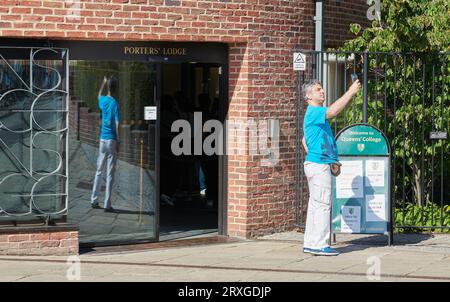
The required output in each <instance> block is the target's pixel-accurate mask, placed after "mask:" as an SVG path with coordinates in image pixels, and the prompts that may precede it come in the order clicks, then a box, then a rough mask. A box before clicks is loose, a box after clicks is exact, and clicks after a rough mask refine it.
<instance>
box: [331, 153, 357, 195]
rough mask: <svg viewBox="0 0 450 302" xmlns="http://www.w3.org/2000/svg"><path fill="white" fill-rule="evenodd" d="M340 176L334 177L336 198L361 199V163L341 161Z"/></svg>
mask: <svg viewBox="0 0 450 302" xmlns="http://www.w3.org/2000/svg"><path fill="white" fill-rule="evenodd" d="M341 163H342V166H341V174H340V175H339V176H338V177H336V198H363V197H364V182H363V180H364V179H363V168H362V166H363V162H362V161H361V160H351V161H350V160H348V161H341Z"/></svg>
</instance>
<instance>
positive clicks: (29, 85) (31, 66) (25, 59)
mask: <svg viewBox="0 0 450 302" xmlns="http://www.w3.org/2000/svg"><path fill="white" fill-rule="evenodd" d="M68 62H69V52H68V50H67V49H55V48H18V47H0V221H8V222H11V221H12V222H18V221H30V220H36V219H37V218H39V219H43V220H45V221H46V222H47V223H48V221H49V220H51V219H57V218H65V217H66V215H67V211H68V157H67V150H68V145H67V144H68V140H67V138H68V103H69V102H68V98H69V76H68V67H69V66H68Z"/></svg>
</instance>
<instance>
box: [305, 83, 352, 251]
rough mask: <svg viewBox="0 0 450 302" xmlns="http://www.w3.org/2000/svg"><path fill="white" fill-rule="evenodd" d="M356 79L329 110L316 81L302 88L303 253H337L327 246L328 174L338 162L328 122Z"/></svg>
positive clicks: (340, 109)
mask: <svg viewBox="0 0 450 302" xmlns="http://www.w3.org/2000/svg"><path fill="white" fill-rule="evenodd" d="M360 87H361V84H360V83H359V81H358V80H356V81H355V82H354V83H353V84H352V86H350V88H349V89H348V90H347V92H346V93H345V94H344V95H343V96H342V97H341V98H340V99H338V100H337V101H336V102H334V103H333V104H331V106H330V107H328V108H327V107H323V104H324V102H325V93H324V91H323V88H322V86H321V85H320V83H319V82H318V81H316V80H312V81H310V82H309V83H307V84H305V85H303V93H304V98H305V100H306V101H307V102H308V108H307V109H306V113H305V117H304V120H303V132H304V136H303V140H302V143H303V146H304V148H305V151H306V153H307V155H306V159H305V162H304V169H305V175H306V178H307V179H308V188H309V201H308V213H307V217H306V227H305V236H304V243H303V252H305V253H312V254H316V255H329V256H334V255H338V254H339V253H338V252H336V251H335V250H334V249H332V248H331V247H330V243H329V238H330V214H331V171H330V164H332V163H335V162H337V161H338V160H339V158H338V151H337V146H336V141H335V139H334V136H333V132H332V131H331V127H330V124H329V123H328V119H331V118H333V117H335V116H337V115H338V114H339V112H341V111H342V110H343V109H344V108H345V106H346V105H347V104H348V103H349V101H350V100H351V99H352V96H353V95H355V94H356V93H357V92H358V90H359V89H360Z"/></svg>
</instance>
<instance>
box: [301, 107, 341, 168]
mask: <svg viewBox="0 0 450 302" xmlns="http://www.w3.org/2000/svg"><path fill="white" fill-rule="evenodd" d="M326 113H327V108H326V107H320V106H311V105H309V106H308V108H307V109H306V113H305V118H304V119H303V134H304V137H305V141H306V147H308V154H307V155H306V161H310V162H313V163H318V164H331V163H334V162H337V161H338V160H339V157H338V152H337V145H336V140H335V139H334V136H333V132H332V131H331V128H330V124H329V123H328V121H327V118H326Z"/></svg>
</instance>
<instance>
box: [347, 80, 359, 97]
mask: <svg viewBox="0 0 450 302" xmlns="http://www.w3.org/2000/svg"><path fill="white" fill-rule="evenodd" d="M359 89H361V83H360V82H359V80H356V81H355V82H353V84H352V85H351V86H350V87H349V88H348V92H349V93H350V94H351V95H352V96H354V95H355V94H357V93H358V91H359Z"/></svg>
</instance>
